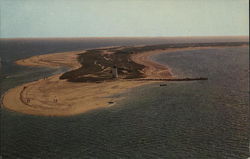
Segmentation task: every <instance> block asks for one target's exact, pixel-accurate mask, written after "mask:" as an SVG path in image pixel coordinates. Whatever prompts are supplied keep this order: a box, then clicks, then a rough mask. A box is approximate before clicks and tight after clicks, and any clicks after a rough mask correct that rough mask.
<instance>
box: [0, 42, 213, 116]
mask: <svg viewBox="0 0 250 159" xmlns="http://www.w3.org/2000/svg"><path fill="white" fill-rule="evenodd" d="M206 48H210V47H203V48H202V49H206ZM121 49H122V47H120V48H116V50H121ZM193 49H201V47H184V48H167V49H164V48H163V49H162V48H161V49H154V50H146V51H144V50H142V51H140V53H133V54H131V55H130V56H129V57H130V59H131V60H132V61H133V62H134V63H136V64H140V65H143V66H144V67H143V69H142V70H140V73H142V74H143V76H144V78H173V77H174V76H173V74H172V72H171V70H170V68H168V67H166V66H164V65H161V64H158V63H156V62H154V61H152V60H150V56H152V55H156V54H159V53H168V52H175V51H180V50H193ZM110 50H112V49H110V48H108V49H102V52H101V54H105V55H106V54H112V51H110ZM86 52H87V51H86V50H83V51H72V52H63V53H54V54H47V55H39V56H33V57H30V58H27V59H22V60H18V61H16V63H17V64H19V65H23V66H40V67H51V68H58V67H62V66H67V67H70V68H71V70H75V69H79V68H82V69H84V66H83V65H82V64H80V63H79V55H80V54H81V55H82V54H84V53H86ZM104 58H105V57H104ZM95 64H96V62H95ZM104 70H105V68H104ZM61 76H62V74H57V75H54V76H51V77H48V78H44V79H40V80H38V81H34V82H30V83H26V84H23V85H21V86H18V87H16V88H12V89H10V90H8V91H7V92H6V93H5V94H4V96H3V97H2V102H3V105H4V107H5V108H7V109H9V110H13V111H17V112H21V113H26V114H32V115H43V116H68V115H75V114H80V113H84V112H87V111H90V110H94V109H99V108H107V107H110V106H112V105H113V104H115V103H116V102H118V101H119V100H121V99H123V97H122V96H121V97H117V96H116V97H114V96H113V95H116V94H120V93H122V92H124V91H129V90H130V89H131V88H134V87H138V86H141V85H145V84H149V83H152V82H154V81H139V80H133V79H126V78H120V79H115V80H103V81H102V82H69V80H67V79H61V78H60V77H61Z"/></svg>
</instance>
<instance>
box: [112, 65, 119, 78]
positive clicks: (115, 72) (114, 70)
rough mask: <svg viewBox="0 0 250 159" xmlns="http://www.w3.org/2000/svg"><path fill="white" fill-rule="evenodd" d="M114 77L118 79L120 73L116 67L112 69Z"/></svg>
mask: <svg viewBox="0 0 250 159" xmlns="http://www.w3.org/2000/svg"><path fill="white" fill-rule="evenodd" d="M112 77H113V78H118V71H117V67H116V66H113V68H112Z"/></svg>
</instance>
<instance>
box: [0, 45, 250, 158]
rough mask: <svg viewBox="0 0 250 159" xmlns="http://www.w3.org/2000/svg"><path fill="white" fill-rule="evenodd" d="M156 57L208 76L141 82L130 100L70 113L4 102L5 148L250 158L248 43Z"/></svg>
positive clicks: (38, 152) (8, 151)
mask: <svg viewBox="0 0 250 159" xmlns="http://www.w3.org/2000/svg"><path fill="white" fill-rule="evenodd" d="M152 58H153V59H154V60H156V61H158V62H160V63H162V64H167V65H168V66H169V67H171V68H172V69H173V72H174V73H175V74H177V75H179V76H183V77H186V76H189V77H197V76H204V77H208V78H209V80H208V81H192V82H191V81H190V82H167V83H166V84H167V86H165V87H161V86H159V83H158V84H151V85H146V86H142V87H138V88H135V89H132V90H131V91H128V92H125V93H123V94H121V95H122V96H126V97H127V98H126V100H123V101H122V102H120V103H118V104H117V105H115V106H114V107H110V108H107V109H99V110H94V111H91V112H88V113H85V114H82V115H77V116H71V117H40V116H32V115H25V114H20V113H16V112H10V111H8V110H5V109H2V110H1V153H2V156H3V157H4V158H94V159H95V158H98V159H99V158H100V159H104V158H107V159H112V158H124V159H125V158H132V159H134V158H142V159H145V158H149V159H151V158H195V159H196V158H197V159H199V158H216V159H217V158H218V159H220V158H222V159H223V158H225V159H230V158H231V159H235V158H236V159H237V158H247V157H248V155H249V154H248V144H249V140H248V135H249V134H248V123H247V118H248V112H249V111H248V109H249V108H248V106H249V101H248V97H249V87H248V86H249V84H248V80H249V77H248V75H249V61H248V59H249V55H248V48H224V49H209V50H195V51H185V52H178V53H168V54H162V55H158V56H154V57H152ZM50 71H51V70H50ZM45 72H46V71H45ZM51 73H53V71H52V72H51Z"/></svg>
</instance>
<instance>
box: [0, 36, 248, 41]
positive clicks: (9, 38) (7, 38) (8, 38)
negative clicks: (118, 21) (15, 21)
mask: <svg viewBox="0 0 250 159" xmlns="http://www.w3.org/2000/svg"><path fill="white" fill-rule="evenodd" d="M80 38H92V39H106V38H249V35H222V36H220V35H210V36H203V35H198V36H100V37H98V36H96V37H95V36H82V37H6V38H1V37H0V40H12V39H13V40H14V39H80Z"/></svg>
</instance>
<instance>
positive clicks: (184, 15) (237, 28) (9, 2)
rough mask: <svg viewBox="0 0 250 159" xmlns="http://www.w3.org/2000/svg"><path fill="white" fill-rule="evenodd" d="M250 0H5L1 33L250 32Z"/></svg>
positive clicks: (0, 14)
mask: <svg viewBox="0 0 250 159" xmlns="http://www.w3.org/2000/svg"><path fill="white" fill-rule="evenodd" d="M248 6H249V1H248V0H0V37H1V38H20V37H24V38H25V37H27V38H28V37H123V36H125V37H159V36H160V37H168V36H171V37H172V36H248V35H249V29H248V28H249V20H248V19H249V7H248Z"/></svg>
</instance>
